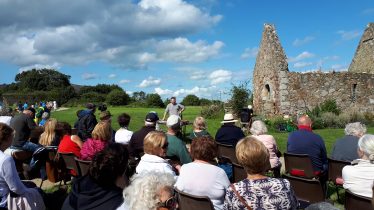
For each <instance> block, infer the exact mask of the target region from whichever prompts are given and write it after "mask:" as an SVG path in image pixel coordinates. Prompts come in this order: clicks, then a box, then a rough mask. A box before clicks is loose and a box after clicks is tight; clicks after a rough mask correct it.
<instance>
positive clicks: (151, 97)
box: [145, 93, 165, 107]
mask: <svg viewBox="0 0 374 210" xmlns="http://www.w3.org/2000/svg"><path fill="white" fill-rule="evenodd" d="M145 103H146V105H147V106H148V107H165V105H164V102H162V100H161V97H160V95H158V94H157V93H151V94H147V96H146V97H145Z"/></svg>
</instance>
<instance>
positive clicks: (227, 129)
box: [215, 123, 244, 146]
mask: <svg viewBox="0 0 374 210" xmlns="http://www.w3.org/2000/svg"><path fill="white" fill-rule="evenodd" d="M242 138H244V133H243V131H242V129H240V128H239V127H237V126H235V125H234V124H231V123H226V124H223V125H222V126H221V128H220V129H218V131H217V133H216V138H215V139H216V141H217V142H218V143H221V144H228V145H232V146H235V145H236V143H238V141H239V140H240V139H242Z"/></svg>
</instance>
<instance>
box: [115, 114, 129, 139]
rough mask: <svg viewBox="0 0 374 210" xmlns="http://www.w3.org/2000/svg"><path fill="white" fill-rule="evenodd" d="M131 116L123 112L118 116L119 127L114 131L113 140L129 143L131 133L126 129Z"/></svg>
mask: <svg viewBox="0 0 374 210" xmlns="http://www.w3.org/2000/svg"><path fill="white" fill-rule="evenodd" d="M130 120H131V117H130V115H128V114H126V113H123V114H120V115H119V116H118V124H119V126H120V129H118V131H117V132H116V135H115V137H114V141H115V142H117V143H120V144H125V145H127V144H129V142H130V139H131V136H132V134H133V132H132V131H129V130H128V127H129V124H130Z"/></svg>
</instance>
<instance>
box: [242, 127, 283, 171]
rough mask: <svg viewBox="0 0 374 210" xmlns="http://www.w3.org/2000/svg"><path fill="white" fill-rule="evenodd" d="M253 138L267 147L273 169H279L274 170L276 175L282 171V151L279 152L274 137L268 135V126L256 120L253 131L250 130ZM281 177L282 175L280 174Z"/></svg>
mask: <svg viewBox="0 0 374 210" xmlns="http://www.w3.org/2000/svg"><path fill="white" fill-rule="evenodd" d="M249 131H250V132H251V134H252V135H253V137H255V138H256V139H258V140H259V141H261V142H262V143H263V144H264V145H265V147H266V148H267V149H268V151H269V154H270V165H271V168H272V169H279V170H274V173H276V172H277V171H280V168H281V165H282V163H281V162H280V160H279V157H280V155H281V153H280V151H279V150H278V146H277V143H276V142H275V139H274V137H273V136H272V135H268V134H266V133H267V132H268V129H267V128H266V125H265V123H264V122H262V121H261V120H256V121H254V122H253V123H252V126H251V129H250V130H249ZM274 175H275V176H278V174H274ZM279 176H280V174H279Z"/></svg>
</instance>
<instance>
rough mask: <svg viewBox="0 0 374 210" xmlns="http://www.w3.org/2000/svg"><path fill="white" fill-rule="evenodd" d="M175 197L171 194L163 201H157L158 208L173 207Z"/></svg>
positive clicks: (174, 205)
mask: <svg viewBox="0 0 374 210" xmlns="http://www.w3.org/2000/svg"><path fill="white" fill-rule="evenodd" d="M176 203H177V202H176V199H175V196H174V195H172V196H171V197H170V198H168V199H167V200H166V201H164V202H159V203H158V204H157V206H158V207H159V208H160V209H175V207H176Z"/></svg>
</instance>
